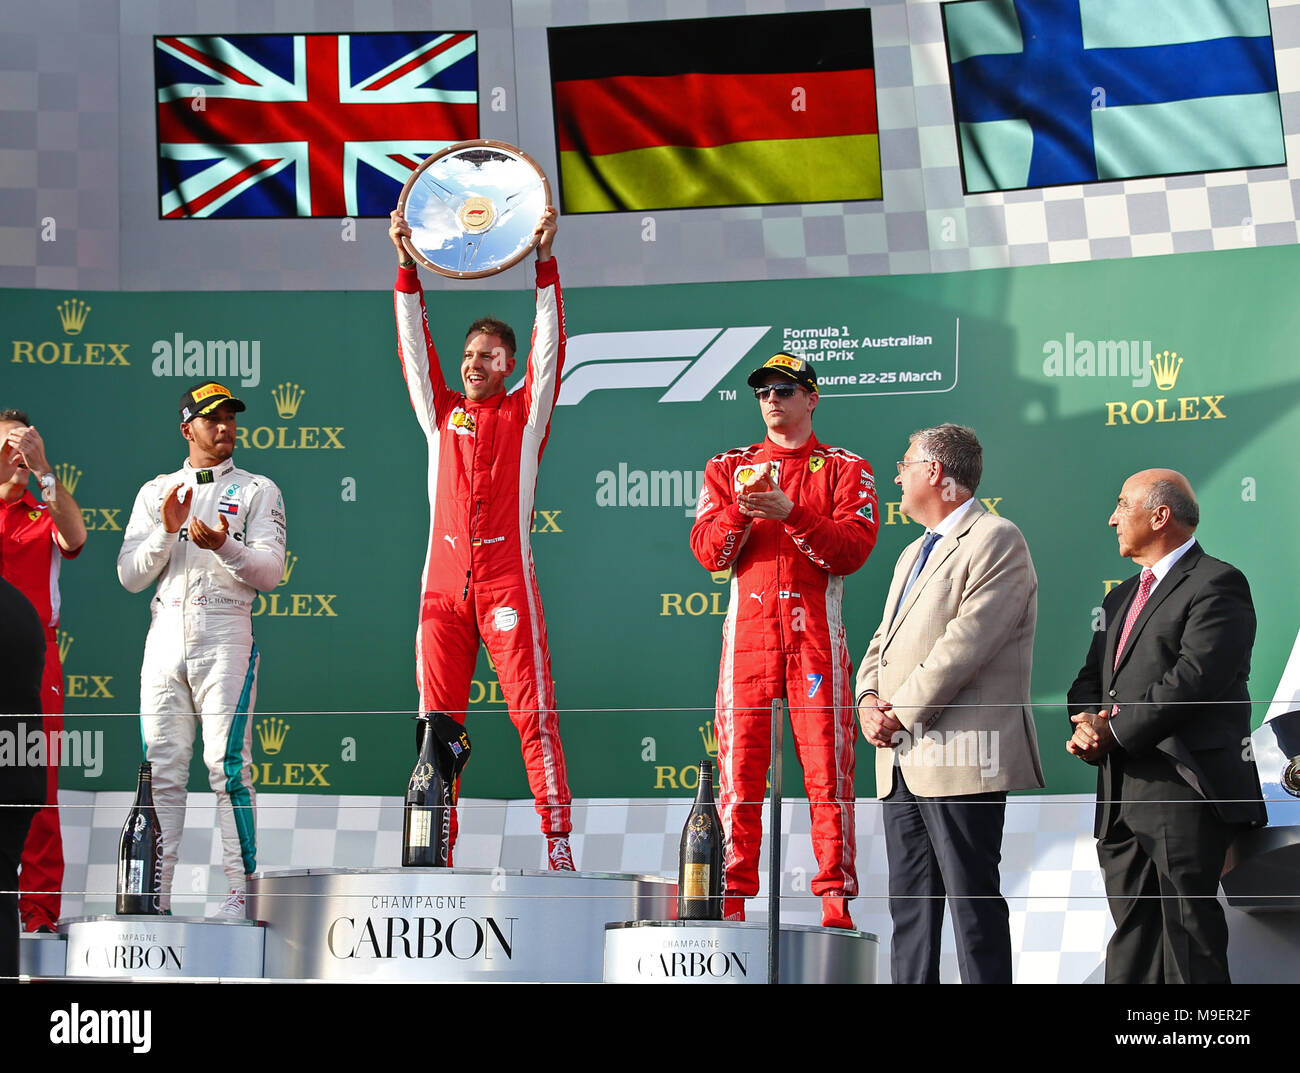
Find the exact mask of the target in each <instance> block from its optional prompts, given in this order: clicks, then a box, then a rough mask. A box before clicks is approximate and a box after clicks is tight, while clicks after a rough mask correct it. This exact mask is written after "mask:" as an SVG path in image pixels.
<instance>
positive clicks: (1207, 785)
mask: <svg viewBox="0 0 1300 1073" xmlns="http://www.w3.org/2000/svg"><path fill="white" fill-rule="evenodd" d="M1199 519H1200V511H1199V508H1198V507H1197V505H1196V497H1195V495H1194V494H1193V493H1192V488H1191V485H1190V484H1188V483H1187V478H1186V477H1184V476H1183V475H1182V474H1181V473H1176V472H1174V471H1173V470H1164V469H1152V470H1145V471H1143V472H1141V473H1136V474H1134V475H1133V476H1132V477H1130V478H1129V479H1128V480H1127V481H1125V482H1124V487H1123V488H1122V489H1121V490H1120V494H1119V502H1118V504H1117V506H1116V507H1115V512H1114V513H1113V514H1112V515H1111V517H1110V525H1111V526H1112V528H1114V530H1115V532H1116V535H1117V536H1118V537H1119V553H1120V555H1122V556H1124V557H1125V558H1127V559H1132V560H1133V561H1134V562H1135V563H1137V564H1138V565H1139V566H1141V567H1143V570H1142V573H1141V574H1139V575H1138V576H1136V577H1132V578H1129V580H1128V581H1126V582H1124V583H1123V584H1122V585H1118V586H1116V587H1115V588H1114V589H1113V590H1112V591H1111V592H1110V594H1109V595H1108V596H1107V597H1106V600H1105V602H1104V604H1103V611H1104V623H1103V628H1102V629H1100V630H1099V631H1098V632H1097V634H1096V636H1095V637H1094V638H1093V641H1092V646H1091V648H1090V649H1089V650H1088V659H1087V662H1086V663H1085V664H1084V666H1083V669H1082V670H1081V671H1080V672H1079V676H1078V677H1077V678H1076V679H1075V681H1074V684H1073V685H1072V686H1071V687H1070V691H1069V695H1068V702H1069V710H1070V713H1071V721H1072V722H1073V723H1074V724H1075V729H1074V736H1073V737H1072V738H1071V739H1070V741H1069V743H1068V744H1067V745H1066V748H1067V749H1068V750H1069V752H1070V753H1072V754H1073V755H1074V756H1077V757H1079V758H1080V759H1081V760H1084V761H1087V762H1088V763H1090V764H1096V765H1097V767H1098V771H1097V818H1096V825H1095V832H1094V833H1095V834H1096V836H1097V839H1098V841H1097V856H1098V858H1099V859H1100V861H1101V868H1102V873H1103V874H1104V876H1105V880H1106V895H1107V897H1108V899H1109V900H1110V908H1111V914H1112V915H1113V916H1114V918H1115V934H1114V935H1113V936H1112V937H1111V940H1110V944H1109V946H1108V947H1107V948H1106V982H1107V983H1227V982H1228V926H1227V922H1226V920H1225V919H1224V916H1223V910H1222V908H1220V906H1219V903H1218V900H1217V898H1216V894H1217V891H1218V886H1219V875H1220V873H1221V872H1222V871H1223V862H1224V858H1225V857H1226V855H1227V851H1228V845H1229V843H1230V842H1231V841H1232V839H1233V837H1234V836H1235V835H1236V833H1237V832H1238V831H1239V830H1241V829H1242V828H1244V827H1249V826H1257V825H1260V824H1263V823H1264V822H1266V817H1265V813H1264V804H1263V798H1262V795H1261V793H1260V788H1259V776H1258V774H1257V772H1256V770H1255V762H1254V760H1253V759H1251V753H1250V697H1249V695H1248V694H1247V692H1246V679H1247V678H1248V676H1249V674H1250V651H1251V647H1252V646H1253V645H1254V643H1255V609H1254V606H1253V605H1252V603H1251V599H1250V586H1249V585H1248V584H1247V583H1246V579H1245V577H1243V576H1242V574H1241V572H1240V571H1239V570H1237V569H1236V568H1234V567H1232V566H1229V565H1228V564H1227V563H1225V562H1220V561H1219V560H1218V559H1213V558H1211V557H1210V556H1208V555H1206V554H1205V553H1204V552H1203V551H1202V550H1201V548H1200V545H1198V544H1197V543H1196V540H1195V537H1194V536H1193V535H1192V534H1193V532H1194V530H1195V529H1196V525H1197V522H1198V521H1199Z"/></svg>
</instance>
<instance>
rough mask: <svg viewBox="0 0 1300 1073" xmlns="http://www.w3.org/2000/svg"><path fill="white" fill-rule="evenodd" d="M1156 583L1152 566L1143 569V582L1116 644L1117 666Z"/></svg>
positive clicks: (1130, 606)
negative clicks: (1134, 625) (1134, 624)
mask: <svg viewBox="0 0 1300 1073" xmlns="http://www.w3.org/2000/svg"><path fill="white" fill-rule="evenodd" d="M1155 583H1156V576H1155V574H1153V573H1152V572H1151V569H1150V567H1146V568H1144V569H1143V570H1142V583H1141V584H1140V585H1138V594H1137V595H1136V596H1135V597H1133V602H1132V603H1131V604H1130V605H1129V609H1128V616H1127V617H1126V618H1125V619H1124V629H1123V632H1121V633H1120V635H1119V644H1118V645H1116V646H1115V666H1116V667H1118V666H1119V657H1120V653H1121V652H1123V651H1124V645H1125V644H1126V643H1127V642H1128V635H1129V633H1130V631H1132V629H1133V623H1135V622H1136V621H1137V617H1138V615H1140V614H1142V608H1144V607H1146V605H1147V597H1148V596H1150V595H1151V588H1152V586H1153V585H1155Z"/></svg>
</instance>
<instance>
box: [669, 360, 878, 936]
mask: <svg viewBox="0 0 1300 1073" xmlns="http://www.w3.org/2000/svg"><path fill="white" fill-rule="evenodd" d="M749 384H750V386H751V387H753V388H754V389H755V390H754V394H755V396H756V397H757V398H758V400H759V408H760V410H761V411H762V415H763V420H764V421H765V423H766V424H767V429H768V435H767V438H766V439H765V440H764V441H763V442H762V443H756V444H754V445H753V446H751V447H741V448H737V449H736V450H732V451H726V452H724V453H723V454H720V455H717V456H716V457H714V458H712V459H710V460H709V464H708V466H707V467H706V468H705V471H704V481H705V487H704V491H703V492H702V493H701V495H700V502H699V506H698V508H697V512H696V518H695V525H694V527H693V528H692V530H691V550H692V551H693V552H694V553H695V558H696V559H698V560H699V562H700V564H701V565H702V566H703V567H704V568H705V569H707V570H713V571H717V570H726V569H727V568H729V567H730V568H731V571H732V574H731V600H730V603H729V604H728V607H727V617H726V620H725V622H724V624H723V628H722V662H721V667H720V668H719V673H718V696H717V720H716V722H717V726H716V731H717V736H718V774H719V792H718V801H719V805H720V810H719V811H720V813H721V816H722V826H723V830H724V832H725V834H726V840H727V860H726V870H727V876H726V893H725V897H724V901H723V913H724V916H726V917H727V918H728V919H732V920H744V918H745V915H744V914H745V906H744V899H746V898H750V897H753V896H754V895H755V894H757V893H758V854H759V847H760V843H761V840H762V833H763V823H762V805H763V792H764V787H765V780H766V775H767V768H768V762H769V759H770V757H769V753H770V747H771V737H770V735H771V709H772V701H773V700H775V699H777V698H784V699H785V700H786V702H787V705H788V707H789V710H790V724H791V727H792V728H793V730H794V740H795V747H796V749H797V751H798V755H799V763H800V765H801V766H802V767H803V776H804V788H805V790H806V791H807V794H808V807H809V810H810V812H811V815H812V841H813V852H814V854H815V855H816V857H817V867H818V871H817V876H816V878H815V879H814V880H813V882H812V892H813V894H815V895H817V896H818V897H820V898H821V900H822V924H823V925H825V926H827V927H839V928H852V927H853V921H852V919H851V918H850V916H849V909H848V902H849V899H851V898H852V897H853V896H854V895H855V894H857V891H858V878H857V871H856V869H855V867H854V855H855V851H856V844H855V841H854V816H853V810H854V802H855V795H854V790H853V768H854V753H853V747H854V743H855V742H856V740H857V733H858V728H857V723H856V721H855V714H854V707H853V677H852V674H851V670H852V667H851V662H850V659H849V650H848V647H847V646H846V644H845V640H844V626H843V623H842V622H841V620H840V604H841V599H842V594H843V588H844V575H846V574H851V573H853V572H854V571H855V570H857V569H858V568H859V567H861V566H862V564H863V563H864V562H865V561H866V559H867V556H868V554H870V552H871V549H872V548H873V547H874V546H875V543H876V530H877V527H878V525H879V505H878V503H877V501H876V482H875V477H874V476H873V474H872V472H871V467H870V466H869V465H868V464H867V462H866V461H865V460H864V459H862V458H859V457H858V456H857V455H855V454H852V453H850V452H848V451H843V450H840V449H839V448H838V447H829V446H827V445H825V444H822V443H819V442H818V440H817V437H816V436H814V435H813V431H812V415H813V410H814V409H816V406H817V402H818V395H817V374H816V372H815V370H814V369H813V368H812V366H811V365H809V364H808V362H806V361H804V360H803V359H802V358H797V357H793V356H792V355H789V354H777V355H775V356H773V357H771V358H769V359H768V360H767V361H766V362H765V363H764V364H763V365H762V366H760V367H759V368H758V369H756V370H755V371H754V372H753V373H752V374H751V375H750V377H749Z"/></svg>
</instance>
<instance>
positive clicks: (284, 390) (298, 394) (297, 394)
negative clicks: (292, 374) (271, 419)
mask: <svg viewBox="0 0 1300 1073" xmlns="http://www.w3.org/2000/svg"><path fill="white" fill-rule="evenodd" d="M306 394H307V391H306V389H304V388H302V387H299V386H298V385H297V384H288V383H285V384H279V385H277V386H276V387H274V388H273V389H272V390H271V398H272V399H273V400H274V402H275V412H276V413H277V414H279V415H280V417H282V418H283V419H284V420H286V421H287V420H289V419H290V418H291V417H296V416H297V415H298V407H299V406H301V405H302V397H303V396H304V395H306Z"/></svg>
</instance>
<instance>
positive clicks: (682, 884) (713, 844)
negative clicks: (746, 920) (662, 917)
mask: <svg viewBox="0 0 1300 1073" xmlns="http://www.w3.org/2000/svg"><path fill="white" fill-rule="evenodd" d="M722 856H723V855H722V821H721V819H719V817H718V810H717V808H716V807H715V806H714V804H713V765H712V763H710V762H709V761H708V760H701V761H700V785H699V789H698V790H697V791H696V792H695V804H694V805H692V806H691V814H690V815H689V816H688V817H687V818H686V826H685V827H684V828H682V845H681V852H680V857H679V863H680V866H681V867H680V871H679V873H678V877H677V919H678V920H721V919H722Z"/></svg>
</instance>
